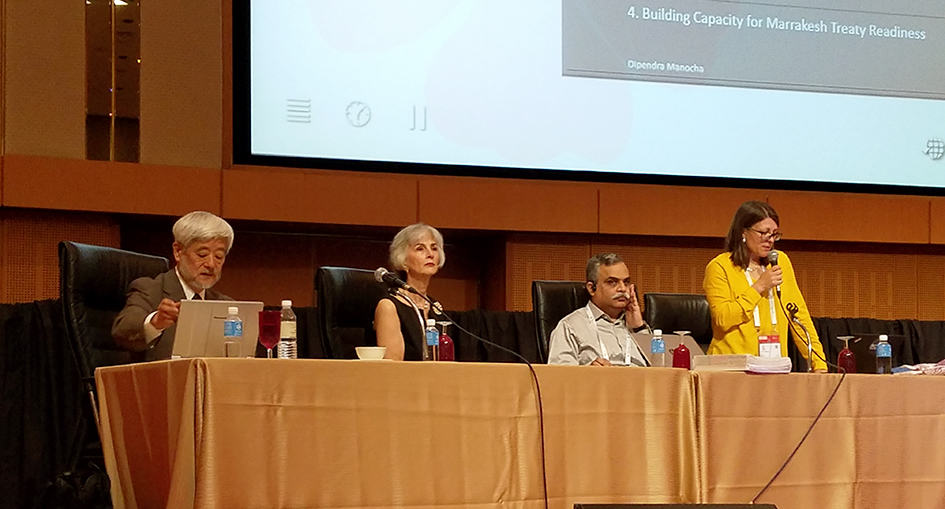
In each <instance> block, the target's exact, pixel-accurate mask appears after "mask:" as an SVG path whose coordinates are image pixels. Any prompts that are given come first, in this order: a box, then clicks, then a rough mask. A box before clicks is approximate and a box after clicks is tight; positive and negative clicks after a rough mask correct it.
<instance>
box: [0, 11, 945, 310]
mask: <svg viewBox="0 0 945 509" xmlns="http://www.w3.org/2000/svg"><path fill="white" fill-rule="evenodd" d="M70 5H71V7H63V6H60V5H59V4H58V3H48V4H42V3H36V2H30V1H27V0H0V28H2V30H0V32H2V36H0V56H2V58H0V62H2V64H0V65H2V73H0V220H2V224H3V230H2V232H0V257H2V258H0V300H3V301H5V302H11V301H21V300H32V299H36V298H47V297H54V296H55V295H56V294H57V292H56V291H55V290H54V288H55V287H56V284H55V283H53V282H52V281H53V280H52V279H50V278H53V275H52V273H51V272H50V271H49V267H52V266H53V265H54V264H52V260H54V257H55V244H56V242H58V240H61V238H71V239H73V240H83V239H84V240H86V241H88V242H94V243H102V244H105V245H117V244H118V243H119V239H118V238H116V233H115V232H116V231H118V230H119V228H118V227H117V226H115V225H116V224H123V225H124V224H126V223H127V222H128V221H129V220H130V221H136V220H137V219H138V218H140V217H142V216H141V215H145V216H147V217H153V218H161V221H160V222H162V224H163V226H161V227H160V228H156V229H151V230H147V229H145V230H144V231H145V234H144V235H151V236H154V237H157V238H161V236H162V235H169V234H167V233H166V230H165V229H164V228H165V227H166V226H167V225H169V223H170V221H171V219H172V218H174V217H176V216H179V215H180V214H182V213H184V212H186V211H189V210H194V209H203V210H209V211H212V212H215V213H218V214H221V215H223V216H224V217H226V218H228V219H230V220H232V221H235V222H237V223H240V222H244V224H249V223H250V222H253V223H254V224H252V225H249V226H251V227H252V228H251V229H250V230H249V231H251V232H252V233H250V234H244V235H241V236H240V240H239V241H238V249H237V251H235V252H234V255H233V258H232V259H231V260H230V262H229V263H230V265H228V267H227V276H226V278H225V279H224V283H223V284H225V285H229V288H224V289H226V290H229V291H232V292H233V294H234V295H238V296H242V295H244V294H245V295H247V297H249V296H251V295H253V294H256V295H260V294H261V295H262V296H264V298H265V300H266V301H267V303H268V302H270V301H272V300H278V299H280V298H282V297H284V296H286V295H293V296H295V295H311V290H312V286H311V280H312V276H313V274H314V270H315V268H316V267H317V266H318V265H319V264H323V263H331V264H339V265H362V266H364V265H365V264H366V266H367V267H368V268H371V267H373V266H377V265H381V264H382V260H383V259H384V258H386V254H385V249H386V248H385V247H384V246H385V242H386V239H387V238H389V235H390V234H392V232H393V231H395V230H396V227H398V226H401V225H404V224H407V223H411V222H414V221H418V220H422V221H426V222H429V223H431V224H434V225H436V226H438V227H440V228H441V229H443V230H444V231H447V232H449V234H450V237H448V240H447V242H448V244H449V243H451V242H452V243H454V244H455V245H456V250H454V252H456V253H464V252H465V253H468V254H467V255H465V256H466V260H465V261H464V256H463V255H460V256H458V257H455V258H454V257H453V256H452V254H451V258H452V260H455V261H457V262H458V263H457V264H456V265H454V264H453V262H452V261H451V262H450V264H448V266H447V271H446V272H444V274H443V275H442V277H441V280H440V282H438V283H437V284H441V285H442V287H441V288H440V289H438V291H439V292H441V294H442V295H445V296H446V298H444V299H443V300H444V301H445V302H447V304H452V305H453V307H463V306H472V305H475V304H478V305H482V306H484V307H489V308H493V309H495V308H499V309H529V308H530V307H531V302H530V290H529V285H530V281H531V279H537V278H545V279H549V278H550V279H560V278H563V279H581V278H582V277H583V276H582V274H583V267H584V261H585V260H586V258H587V256H589V255H590V254H591V253H593V252H596V251H600V250H614V251H617V252H620V253H621V254H622V255H624V256H626V257H627V258H628V260H630V264H631V271H632V272H633V274H634V277H636V278H638V281H639V283H640V286H641V290H642V291H644V292H645V291H699V289H700V287H701V270H702V267H704V265H705V262H706V261H707V260H708V259H709V258H711V256H713V255H714V254H715V253H716V252H717V244H718V242H719V241H717V240H715V239H718V238H719V237H720V236H721V235H722V233H724V231H725V229H726V227H727V225H728V222H729V221H730V219H731V216H732V213H733V211H734V209H735V207H736V206H737V205H738V204H739V203H740V202H742V201H744V200H747V199H762V200H768V201H770V202H771V203H772V204H773V205H774V206H775V207H776V208H777V209H778V210H779V211H780V213H781V216H782V223H783V224H782V226H783V229H784V231H785V233H786V235H787V236H788V238H790V239H793V242H794V244H791V243H785V246H786V247H785V249H787V250H788V251H789V252H790V253H791V254H792V256H793V259H794V260H795V265H796V266H797V267H798V276H799V277H800V278H801V285H802V288H803V289H804V291H805V294H806V295H807V298H808V299H809V301H810V304H811V308H812V310H814V312H815V314H820V315H824V316H840V315H849V316H857V315H858V316H875V317H878V318H883V317H893V316H899V317H907V318H928V319H945V304H943V302H945V299H943V297H945V295H943V292H945V269H943V268H942V267H945V264H943V263H942V262H945V260H943V256H945V254H943V252H942V251H941V250H942V246H945V198H943V197H938V196H932V197H929V196H894V195H871V194H855V193H818V192H800V191H782V190H769V189H727V188H705V187H687V186H663V185H640V184H617V183H589V182H566V181H542V180H523V179H494V178H471V177H448V176H436V175H397V174H390V173H372V172H332V171H319V170H302V169H284V168H261V167H248V166H237V167H233V166H232V164H231V162H230V156H229V154H230V153H231V151H232V144H233V140H232V125H231V120H230V119H231V117H232V111H231V106H230V98H231V97H232V77H231V75H230V73H231V70H230V65H229V62H228V58H229V57H230V55H231V51H230V38H231V27H230V23H229V18H228V16H229V13H230V11H231V9H230V4H229V2H226V1H225V0H212V1H210V2H185V1H183V0H171V1H169V2H158V3H149V4H148V5H143V6H142V12H141V18H142V19H141V22H142V28H141V55H142V63H141V95H140V105H141V112H142V119H141V142H140V144H141V160H142V163H141V164H129V163H109V162H96V161H85V160H83V157H84V150H85V140H84V138H85V135H84V126H85V98H84V96H85V86H84V83H85V78H84V76H85V54H84V51H83V48H84V40H85V39H84V31H85V23H84V7H83V5H82V4H81V3H76V4H70ZM37 26H55V27H56V29H55V30H45V31H43V30H40V31H37V30H36V27H37ZM364 228H367V229H368V230H369V232H370V233H369V234H368V238H367V239H366V238H365V237H364ZM120 229H121V230H122V231H123V232H125V231H126V229H125V228H120ZM313 229H314V230H313ZM313 231H314V233H315V235H314V236H312V233H313ZM326 232H327V233H326ZM326 234H327V236H325V235H326ZM253 235H257V237H253ZM134 237H135V236H134V235H132V239H130V240H129V239H125V238H122V239H121V244H122V245H124V244H125V243H126V242H128V241H132V245H134V242H133V238H134ZM139 238H140V237H139ZM329 238H332V239H335V238H337V239H339V240H337V241H334V240H332V241H329V240H326V239H329ZM243 239H246V240H245V241H244V240H243ZM313 239H315V240H313ZM451 239H452V240H451ZM818 242H820V244H816V243H818ZM482 245H484V246H486V247H481V246H482ZM167 246H169V242H167V241H164V242H161V244H160V246H156V247H155V249H156V250H157V252H156V254H164V255H168V254H169V253H168V251H167V250H168V247H167ZM29 260H32V261H33V265H36V267H35V268H30V267H29V265H30V263H29ZM454 267H455V268H454ZM298 299H299V300H300V303H301V304H303V305H304V304H306V302H307V301H306V300H305V299H304V298H302V297H298ZM309 302H311V303H314V302H315V301H314V296H313V297H312V298H311V299H309Z"/></svg>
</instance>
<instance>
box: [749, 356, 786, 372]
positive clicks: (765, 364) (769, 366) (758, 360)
mask: <svg viewBox="0 0 945 509" xmlns="http://www.w3.org/2000/svg"><path fill="white" fill-rule="evenodd" d="M745 371H750V372H752V373H790V372H791V358H790V357H758V356H755V355H750V356H749V357H748V368H747V369H746V370H745Z"/></svg>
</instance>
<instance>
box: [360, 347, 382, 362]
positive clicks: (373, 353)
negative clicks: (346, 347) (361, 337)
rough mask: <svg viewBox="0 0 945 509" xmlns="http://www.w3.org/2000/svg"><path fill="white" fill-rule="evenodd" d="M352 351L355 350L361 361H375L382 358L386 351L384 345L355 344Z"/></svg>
mask: <svg viewBox="0 0 945 509" xmlns="http://www.w3.org/2000/svg"><path fill="white" fill-rule="evenodd" d="M354 351H355V352H357V354H358V358H359V359H361V360H363V361H376V360H380V359H383V358H384V354H385V353H387V347H386V346H356V347H355V348H354Z"/></svg>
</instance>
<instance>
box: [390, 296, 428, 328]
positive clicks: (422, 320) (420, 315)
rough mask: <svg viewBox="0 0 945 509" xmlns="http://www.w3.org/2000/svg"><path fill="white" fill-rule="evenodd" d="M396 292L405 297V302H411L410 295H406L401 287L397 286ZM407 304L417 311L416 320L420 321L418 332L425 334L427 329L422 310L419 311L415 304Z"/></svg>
mask: <svg viewBox="0 0 945 509" xmlns="http://www.w3.org/2000/svg"><path fill="white" fill-rule="evenodd" d="M397 294H398V295H400V296H401V297H403V298H405V299H407V302H409V303H413V301H412V300H411V299H410V296H409V295H407V292H405V291H403V290H402V289H400V288H398V289H397ZM408 305H410V307H412V308H413V310H414V311H416V313H417V320H419V321H420V332H423V333H424V334H426V332H425V331H426V330H427V321H426V320H424V318H423V312H422V311H420V308H419V307H418V306H417V305H415V304H408ZM431 314H432V313H431Z"/></svg>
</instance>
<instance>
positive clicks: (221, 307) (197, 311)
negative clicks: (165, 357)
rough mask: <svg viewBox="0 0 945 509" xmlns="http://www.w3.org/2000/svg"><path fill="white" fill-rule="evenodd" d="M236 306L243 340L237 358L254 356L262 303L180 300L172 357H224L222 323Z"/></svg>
mask: <svg viewBox="0 0 945 509" xmlns="http://www.w3.org/2000/svg"><path fill="white" fill-rule="evenodd" d="M230 306H236V307H237V308H238V309H239V315H240V319H241V320H243V338H242V340H241V341H240V353H239V355H238V356H239V357H254V356H255V352H256V341H257V339H258V338H259V312H260V311H262V309H263V303H262V302H258V301H239V300H182V301H181V302H180V315H179V316H178V317H177V331H176V332H175V333H174V349H173V351H172V352H171V358H172V359H176V358H187V357H226V352H225V351H224V347H223V321H224V320H226V316H227V309H228V308H229V307H230Z"/></svg>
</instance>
